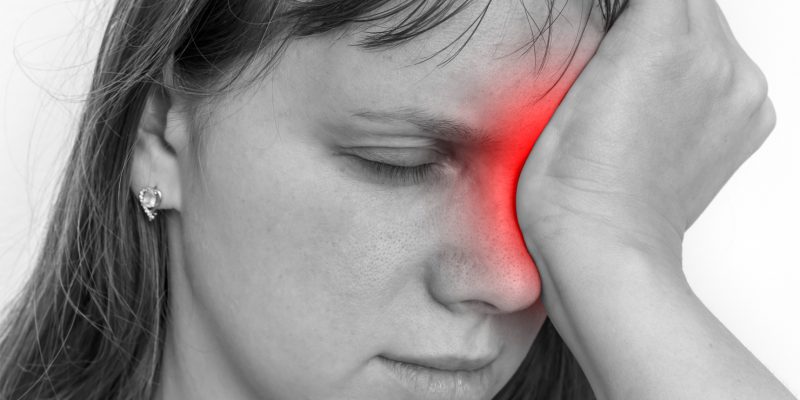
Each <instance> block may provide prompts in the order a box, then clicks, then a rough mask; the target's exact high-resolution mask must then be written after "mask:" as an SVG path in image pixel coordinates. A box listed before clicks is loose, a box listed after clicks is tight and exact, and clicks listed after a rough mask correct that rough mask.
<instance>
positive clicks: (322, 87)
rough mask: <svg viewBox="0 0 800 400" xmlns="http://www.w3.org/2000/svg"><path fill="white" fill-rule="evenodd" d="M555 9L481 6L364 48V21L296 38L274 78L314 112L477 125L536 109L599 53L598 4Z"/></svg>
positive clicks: (543, 2) (574, 0)
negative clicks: (401, 115) (425, 115)
mask: <svg viewBox="0 0 800 400" xmlns="http://www.w3.org/2000/svg"><path fill="white" fill-rule="evenodd" d="M548 3H551V2H550V1H547V0H534V1H525V0H522V1H506V0H503V1H492V2H487V1H476V2H473V3H471V4H470V6H469V7H467V8H466V9H465V10H463V11H462V12H459V13H458V14H456V15H455V16H454V17H453V18H451V19H449V20H447V21H445V22H444V23H442V24H440V25H438V26H436V27H435V28H434V29H431V30H429V31H427V32H424V33H423V34H421V35H419V36H417V37H415V38H414V39H412V40H410V41H408V42H404V43H402V44H399V45H397V46H390V47H380V48H374V49H366V48H364V47H362V46H359V45H358V43H360V42H361V41H363V40H364V38H365V37H366V36H367V35H368V34H369V33H370V32H371V31H372V30H373V29H376V27H375V26H370V25H366V24H364V25H357V26H353V27H350V29H348V30H347V32H346V33H332V34H327V35H318V36H312V37H308V38H302V39H297V40H294V41H292V42H291V43H290V44H289V46H288V47H287V49H286V51H285V53H284V54H283V55H282V56H281V59H280V61H279V62H278V64H277V65H276V66H275V69H274V70H273V71H272V73H271V74H270V76H271V79H270V80H271V82H273V83H274V84H278V85H279V86H280V87H281V88H282V89H283V90H282V92H285V93H288V94H287V96H291V97H296V100H297V104H302V105H303V107H304V108H306V109H307V111H308V112H309V113H311V112H314V113H318V114H325V113H339V114H342V113H357V112H359V111H362V110H364V109H369V110H390V111H391V110H404V109H410V108H414V109H424V110H427V111H429V112H430V113H432V114H440V115H446V116H448V117H453V118H454V119H458V120H461V121H464V122H465V123H476V124H477V123H478V122H479V121H478V120H481V121H485V120H486V115H485V114H486V112H487V110H494V111H497V108H498V107H508V105H509V104H513V105H514V107H526V106H530V105H532V104H534V103H535V102H536V101H538V100H540V99H541V98H542V97H543V96H544V95H545V94H546V93H548V91H549V90H550V89H551V88H553V87H554V86H556V85H557V84H558V82H559V80H560V79H561V78H563V77H564V74H565V71H566V72H567V75H569V72H568V70H569V66H570V65H573V68H577V69H579V68H580V66H582V64H583V63H585V61H586V60H588V58H589V57H590V56H591V54H592V53H593V51H594V50H595V48H596V46H597V44H598V42H599V39H600V37H601V36H602V33H601V32H602V17H601V13H600V12H599V10H598V9H593V7H594V5H593V3H594V2H593V1H591V0H557V1H555V2H552V3H553V4H550V6H548ZM395 18H401V17H395ZM394 22H397V21H386V22H385V23H387V24H391V23H394ZM476 23H477V25H475V24H476Z"/></svg>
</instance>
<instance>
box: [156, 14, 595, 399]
mask: <svg viewBox="0 0 800 400" xmlns="http://www.w3.org/2000/svg"><path fill="white" fill-rule="evenodd" d="M539 3H541V4H538V3H537V4H535V5H530V4H528V5H527V7H528V10H529V12H530V13H531V14H532V17H533V18H534V19H535V21H536V23H538V24H539V26H541V25H543V24H544V23H546V21H545V16H546V13H547V11H546V8H545V6H544V3H545V2H539ZM556 3H558V4H556V11H555V12H556V13H558V9H559V8H561V6H562V5H563V2H556ZM589 4H590V2H589V1H570V2H567V3H566V7H565V8H564V10H563V11H562V13H561V14H562V15H561V16H560V17H559V18H558V20H557V21H556V22H555V24H554V26H553V29H552V33H551V34H552V39H551V43H550V45H549V46H550V48H549V50H548V56H547V57H548V58H547V63H546V64H545V67H544V68H543V69H542V70H541V71H540V72H538V73H537V68H538V67H540V66H541V65H540V64H541V61H542V56H543V53H544V41H543V40H542V41H539V42H537V45H536V48H535V49H532V50H531V51H528V52H527V53H524V54H523V52H522V51H517V52H515V50H519V49H520V48H521V47H524V46H525V44H526V43H528V41H529V40H530V39H531V35H532V34H535V33H536V32H537V31H538V29H537V28H536V27H535V26H533V23H532V22H531V21H529V20H528V19H527V18H526V15H525V12H524V10H523V8H522V5H521V2H505V1H502V2H501V1H497V2H494V3H493V4H492V6H491V7H490V8H489V11H488V14H487V15H486V17H485V18H484V20H483V22H482V23H481V25H480V28H479V29H478V30H477V32H476V34H475V35H474V37H472V39H471V40H470V41H469V44H468V45H467V46H466V47H465V48H464V49H463V50H462V51H461V53H460V54H459V55H458V56H456V57H455V58H454V59H453V60H451V61H450V62H449V63H446V64H444V65H441V66H440V65H437V64H439V62H441V61H442V60H444V59H445V58H447V57H448V56H449V55H451V51H452V50H454V49H455V48H457V47H458V45H456V47H455V48H448V49H446V50H445V51H444V52H442V53H441V54H440V55H439V56H437V57H435V58H433V59H431V60H429V61H425V62H421V63H420V62H419V61H420V60H422V59H423V58H425V57H427V56H430V55H431V54H433V53H434V52H436V51H437V50H439V49H441V48H444V47H446V45H447V44H448V43H450V42H451V41H453V40H454V39H456V38H457V36H458V35H459V34H461V33H462V32H463V31H464V30H466V29H467V27H468V25H469V23H470V22H471V21H472V20H473V19H474V18H475V16H476V14H477V13H478V12H479V8H480V7H475V6H473V7H472V8H470V9H468V10H467V11H465V12H463V13H461V14H459V15H458V16H457V17H456V18H454V19H453V20H451V21H449V22H448V23H446V24H444V25H442V26H439V27H438V28H436V29H434V30H433V31H431V32H428V33H426V34H424V35H423V36H420V37H418V38H416V39H414V40H412V41H411V42H409V43H407V44H404V45H401V46H399V47H394V48H382V49H377V50H365V49H363V48H361V47H358V46H355V45H353V44H354V43H355V42H356V41H357V40H358V39H359V38H360V37H361V34H360V33H358V32H357V30H353V32H351V33H349V34H347V35H344V36H343V35H342V34H341V33H333V34H330V35H325V36H315V37H311V38H305V39H300V40H296V41H294V42H292V43H291V45H289V47H288V49H287V50H286V52H285V54H283V56H282V57H281V58H280V61H279V63H278V64H277V65H276V67H275V68H274V70H272V72H270V74H269V75H267V76H266V77H265V78H264V79H262V80H260V81H258V82H257V84H254V85H251V86H249V87H248V88H247V89H246V90H245V91H243V92H235V93H233V94H230V95H226V96H224V97H222V98H220V99H218V101H217V102H216V103H215V104H214V105H213V107H209V108H208V109H206V110H205V111H206V112H207V113H208V114H207V115H205V116H204V117H199V119H200V120H202V123H201V124H200V125H199V126H201V128H200V130H202V132H197V131H195V132H191V133H190V134H193V135H202V136H203V143H202V148H201V150H200V152H199V154H200V155H199V157H200V158H199V165H200V166H201V167H200V168H197V167H196V165H197V163H196V160H194V159H193V158H192V157H194V156H193V155H192V152H190V151H188V150H186V149H182V150H179V152H178V154H179V157H180V163H181V174H182V179H183V183H182V189H181V190H182V195H181V196H182V198H183V203H182V205H181V210H180V214H178V215H179V217H178V221H179V225H180V231H181V232H182V234H181V236H182V237H179V238H174V237H173V238H171V239H170V240H173V241H175V240H177V241H178V242H180V243H182V244H183V246H182V247H183V250H182V251H183V257H182V258H183V259H182V260H180V261H178V260H174V259H173V263H172V264H173V265H172V268H173V269H172V271H171V274H172V278H171V279H172V280H173V282H172V289H171V290H172V292H171V293H172V294H171V296H172V299H171V301H172V305H173V316H174V322H173V323H174V324H175V326H174V327H173V329H174V330H176V331H178V332H177V333H176V335H178V336H181V335H183V337H199V336H202V337H204V338H205V341H203V340H196V341H195V346H194V348H193V349H192V350H193V351H197V352H200V353H201V354H203V355H204V357H206V362H209V363H210V364H213V365H214V367H213V368H224V369H226V370H228V371H235V372H234V373H232V374H231V375H235V376H236V377H237V378H236V379H237V381H236V384H237V385H238V386H239V387H240V388H243V389H242V390H245V391H250V392H251V394H257V395H258V396H262V397H263V398H269V399H321V398H325V399H329V398H335V399H439V398H458V399H473V398H474V399H487V398H490V397H491V396H492V395H493V394H495V393H496V392H497V391H499V390H500V389H501V388H502V386H503V385H504V384H505V383H506V382H507V381H508V380H509V379H510V377H511V376H512V375H513V374H514V372H515V371H516V369H517V368H518V366H519V364H520V363H521V361H522V360H523V358H524V357H525V355H526V353H527V351H528V349H529V348H530V346H531V344H532V342H533V339H534V337H535V336H536V334H537V332H538V330H539V328H540V326H541V324H542V322H543V320H544V318H545V314H544V311H543V308H542V306H541V302H540V301H539V299H540V281H539V276H538V272H537V270H536V267H535V265H534V264H533V262H532V260H531V257H530V256H529V254H528V253H527V251H526V248H525V246H524V243H523V240H522V237H521V234H520V232H519V229H518V226H517V222H516V216H515V205H514V198H515V185H516V179H517V174H518V172H519V170H520V168H521V166H522V164H523V162H524V161H525V158H526V156H527V154H528V151H529V150H530V148H531V146H532V145H533V142H534V139H535V138H536V136H537V134H538V132H539V131H541V129H542V128H543V126H544V124H545V123H546V122H547V120H548V118H549V117H550V115H551V114H552V113H553V111H554V110H555V107H556V106H557V103H558V101H559V100H560V98H561V97H562V96H563V95H564V94H565V93H566V90H567V88H568V86H569V84H570V83H571V82H572V81H574V79H575V78H576V76H577V74H578V73H579V71H580V69H581V68H582V67H583V66H584V65H585V64H586V62H587V61H588V58H589V57H590V56H591V54H592V53H593V51H594V50H595V48H596V47H597V44H598V42H599V40H600V38H601V30H602V20H601V16H600V12H599V10H598V9H595V10H593V12H592V17H591V19H590V20H589V24H588V27H587V29H586V32H585V33H584V34H583V37H582V39H581V41H580V44H579V47H578V50H577V52H576V53H575V57H574V59H572V60H571V61H570V56H571V54H572V52H573V50H574V49H573V46H575V45H576V41H577V40H578V38H579V37H580V35H581V32H580V27H581V24H582V23H583V22H584V20H585V13H586V12H587V7H589ZM532 26H533V27H532ZM531 29H533V33H532V32H531ZM567 65H568V66H567ZM565 69H566V73H565V74H564V75H563V76H562V75H561V74H562V72H564V70H565ZM248 73H250V72H248ZM554 85H555V87H554V89H553V90H550V91H548V89H550V88H551V87H553V86H554ZM206 117H207V118H206ZM171 223H174V221H171ZM173 232H174V230H173ZM187 315H189V316H188V317H187ZM181 326H183V328H181ZM187 326H193V327H194V328H195V329H196V331H194V332H189V333H187V332H183V333H180V330H181V329H184V330H186V329H188V328H186V327H187ZM187 340H188V339H187ZM198 343H202V344H198ZM184 350H185V349H184ZM180 351H181V350H178V352H179V353H180ZM187 358H191V357H187ZM194 360H196V359H194ZM398 362H399V363H398ZM414 364H416V366H415V365H414ZM214 379H220V380H225V379H227V378H225V374H224V373H221V374H220V376H218V377H216V378H214Z"/></svg>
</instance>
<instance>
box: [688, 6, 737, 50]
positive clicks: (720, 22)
mask: <svg viewBox="0 0 800 400" xmlns="http://www.w3.org/2000/svg"><path fill="white" fill-rule="evenodd" d="M688 10H689V11H688V12H689V28H690V29H691V30H692V31H696V32H702V33H704V34H706V35H714V36H724V37H727V38H728V39H729V40H733V34H732V33H731V30H730V27H729V26H728V22H727V20H726V19H725V15H724V14H723V13H722V10H721V9H720V8H719V4H717V2H716V0H691V1H689V6H688Z"/></svg>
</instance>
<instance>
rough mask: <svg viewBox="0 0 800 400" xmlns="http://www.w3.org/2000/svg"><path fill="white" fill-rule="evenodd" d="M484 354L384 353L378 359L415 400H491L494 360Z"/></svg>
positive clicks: (495, 355) (495, 357)
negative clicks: (430, 355) (406, 354)
mask: <svg viewBox="0 0 800 400" xmlns="http://www.w3.org/2000/svg"><path fill="white" fill-rule="evenodd" d="M497 357H498V355H497V354H494V355H490V356H483V357H460V356H440V357H407V356H400V355H394V354H381V355H379V356H378V357H377V358H378V359H379V360H380V362H381V363H382V364H383V365H384V366H385V367H386V369H387V370H388V371H389V374H390V375H392V376H393V378H394V379H395V380H396V381H397V382H398V383H400V385H401V386H403V387H404V388H405V389H406V390H407V391H408V392H410V393H411V394H412V396H413V398H415V399H425V400H450V399H459V400H467V399H476V400H477V399H488V398H489V397H490V396H491V392H490V391H491V390H492V388H493V386H494V385H493V382H494V381H495V379H494V376H493V373H492V372H493V368H492V366H493V365H494V361H495V360H496V359H497Z"/></svg>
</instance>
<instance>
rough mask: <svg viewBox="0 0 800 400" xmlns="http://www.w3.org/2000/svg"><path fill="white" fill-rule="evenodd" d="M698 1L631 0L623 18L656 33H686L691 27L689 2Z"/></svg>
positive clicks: (694, 0)
mask: <svg viewBox="0 0 800 400" xmlns="http://www.w3.org/2000/svg"><path fill="white" fill-rule="evenodd" d="M696 1H698V0H629V1H628V7H627V9H626V10H625V12H624V13H623V15H622V17H621V19H626V20H628V22H629V23H633V24H636V25H638V26H642V27H644V28H646V29H647V30H648V31H651V32H653V33H656V34H661V35H673V34H684V33H686V32H688V31H689V28H690V24H689V4H688V3H691V2H696ZM699 1H706V0H699Z"/></svg>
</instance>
